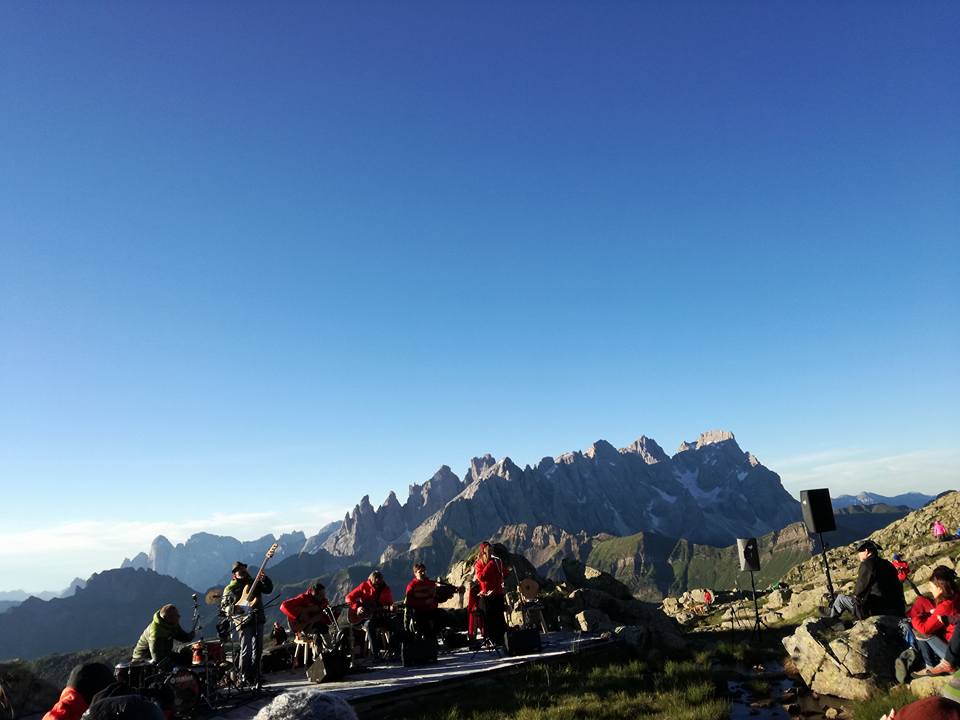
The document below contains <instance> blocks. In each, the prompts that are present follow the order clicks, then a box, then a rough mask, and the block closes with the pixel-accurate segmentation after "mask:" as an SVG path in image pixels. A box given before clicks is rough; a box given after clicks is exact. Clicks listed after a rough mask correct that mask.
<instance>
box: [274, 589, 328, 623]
mask: <svg viewBox="0 0 960 720" xmlns="http://www.w3.org/2000/svg"><path fill="white" fill-rule="evenodd" d="M328 607H330V603H329V602H328V601H327V591H326V588H325V587H324V586H323V583H321V582H320V581H319V580H317V581H316V582H314V583H313V584H312V585H311V586H310V587H308V588H307V589H306V591H305V592H302V593H300V594H299V595H297V596H296V597H292V598H289V599H287V600H284V601H283V602H282V603H280V612H282V613H283V614H284V615H286V616H287V621H288V623H289V625H290V629H291V630H293V631H294V632H296V633H301V632H304V631H314V632H321V633H326V632H327V627H328V626H329V625H330V623H331V622H332V618H331V616H330V614H329V613H328V612H326V609H327V608H328Z"/></svg>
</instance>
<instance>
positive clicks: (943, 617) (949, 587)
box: [910, 565, 960, 675]
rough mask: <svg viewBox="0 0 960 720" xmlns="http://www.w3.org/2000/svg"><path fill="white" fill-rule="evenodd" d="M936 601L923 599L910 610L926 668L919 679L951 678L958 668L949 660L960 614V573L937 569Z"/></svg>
mask: <svg viewBox="0 0 960 720" xmlns="http://www.w3.org/2000/svg"><path fill="white" fill-rule="evenodd" d="M930 583H931V584H932V585H933V601H932V602H931V601H930V600H928V599H927V598H925V597H923V596H922V595H921V596H920V597H918V598H917V601H916V602H915V603H914V604H913V607H912V608H910V622H911V625H912V626H913V630H914V633H915V634H916V638H917V646H918V647H919V648H920V655H921V656H922V657H923V662H924V664H925V665H926V667H925V668H924V669H923V670H921V671H920V672H918V673H916V674H917V675H948V674H950V673H953V672H954V671H955V670H956V668H954V667H953V665H951V664H950V663H949V662H948V661H947V660H946V659H945V657H946V654H947V643H948V642H949V641H950V637H951V636H952V635H953V632H954V616H956V615H957V614H960V588H958V586H957V573H956V572H954V571H953V570H952V569H950V568H948V567H947V566H946V565H937V567H935V568H934V569H933V575H932V576H931V577H930Z"/></svg>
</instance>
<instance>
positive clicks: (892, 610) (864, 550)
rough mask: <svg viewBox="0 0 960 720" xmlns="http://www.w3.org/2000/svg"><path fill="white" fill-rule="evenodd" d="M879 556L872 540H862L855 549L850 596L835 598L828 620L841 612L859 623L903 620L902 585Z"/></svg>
mask: <svg viewBox="0 0 960 720" xmlns="http://www.w3.org/2000/svg"><path fill="white" fill-rule="evenodd" d="M879 553H880V546H879V545H877V544H876V543H875V542H874V541H873V540H865V541H863V542H862V543H860V544H859V545H858V546H857V554H858V557H859V558H860V569H859V571H858V572H857V583H856V585H854V586H853V594H852V595H842V594H841V595H837V597H836V599H835V600H834V601H833V606H832V607H831V608H830V610H829V612H828V613H826V614H827V615H828V616H829V617H840V615H842V614H843V613H844V612H845V611H846V612H850V613H851V614H853V616H854V617H855V618H857V619H860V620H862V619H863V618H868V617H871V616H873V615H896V616H897V617H903V616H904V615H905V614H906V610H907V608H906V603H905V602H904V599H903V585H902V584H901V583H900V580H899V579H897V571H896V569H895V568H894V567H893V565H891V564H890V561H889V560H884V559H883V558H881V557H880V555H879Z"/></svg>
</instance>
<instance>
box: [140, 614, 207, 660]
mask: <svg viewBox="0 0 960 720" xmlns="http://www.w3.org/2000/svg"><path fill="white" fill-rule="evenodd" d="M194 634H195V633H194V631H192V630H191V631H190V632H187V631H186V630H184V629H183V628H182V627H180V611H179V610H177V608H176V606H175V605H164V606H163V607H162V608H160V609H159V610H157V612H155V613H154V614H153V621H152V622H151V623H150V624H149V625H147V628H146V630H144V631H143V634H141V635H140V639H139V640H137V644H136V646H135V647H134V648H133V659H134V660H153V662H155V663H156V664H158V665H159V664H160V663H162V662H164V661H165V660H168V659H169V658H170V656H171V655H173V643H174V641H179V642H190V641H191V640H193V636H194Z"/></svg>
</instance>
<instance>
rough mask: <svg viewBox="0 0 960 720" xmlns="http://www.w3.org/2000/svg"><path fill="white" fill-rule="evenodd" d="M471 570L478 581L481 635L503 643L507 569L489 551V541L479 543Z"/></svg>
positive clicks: (505, 628)
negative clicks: (481, 620)
mask: <svg viewBox="0 0 960 720" xmlns="http://www.w3.org/2000/svg"><path fill="white" fill-rule="evenodd" d="M473 572H474V575H475V577H476V579H477V582H479V583H480V593H479V608H480V610H481V612H482V613H483V635H484V637H486V638H488V639H489V640H491V641H492V642H493V644H494V645H503V635H504V633H505V632H506V631H507V620H506V617H505V616H504V613H505V612H506V609H507V603H506V598H505V596H504V587H503V581H504V578H505V577H506V575H507V572H508V570H507V568H506V566H505V565H504V563H503V560H502V559H501V558H499V557H497V556H496V555H494V554H493V553H492V552H491V548H490V543H488V542H482V543H480V553H479V555H477V562H476V564H475V565H474V566H473Z"/></svg>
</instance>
